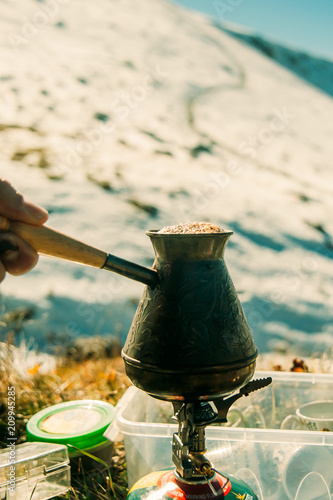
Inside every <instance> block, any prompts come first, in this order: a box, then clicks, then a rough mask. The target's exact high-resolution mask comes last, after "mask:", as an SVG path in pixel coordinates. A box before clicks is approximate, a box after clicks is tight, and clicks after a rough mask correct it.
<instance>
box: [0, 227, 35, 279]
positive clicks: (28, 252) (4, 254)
mask: <svg viewBox="0 0 333 500" xmlns="http://www.w3.org/2000/svg"><path fill="white" fill-rule="evenodd" d="M0 259H1V262H2V265H3V267H4V268H5V270H6V271H7V272H8V273H10V274H13V275H14V276H19V275H20V274H24V273H26V272H28V271H30V270H31V269H33V268H34V267H35V265H36V264H37V261H38V255H37V253H36V252H35V251H34V250H33V249H32V248H31V246H30V245H28V243H26V242H25V241H24V240H22V239H21V238H20V237H19V236H16V235H15V234H12V233H0Z"/></svg>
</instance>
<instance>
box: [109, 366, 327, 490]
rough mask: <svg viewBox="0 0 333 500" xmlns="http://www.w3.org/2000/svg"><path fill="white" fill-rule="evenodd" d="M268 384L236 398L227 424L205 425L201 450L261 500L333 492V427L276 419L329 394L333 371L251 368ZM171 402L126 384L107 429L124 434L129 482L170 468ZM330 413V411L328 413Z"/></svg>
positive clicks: (116, 434) (173, 427)
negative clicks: (289, 425) (286, 425)
mask: <svg viewBox="0 0 333 500" xmlns="http://www.w3.org/2000/svg"><path fill="white" fill-rule="evenodd" d="M268 376H270V377H272V379H273V382H272V384H271V385H270V386H269V387H267V388H265V389H262V390H260V391H256V392H253V393H252V394H250V395H249V396H248V397H243V398H240V399H239V400H238V401H237V402H236V403H235V404H234V405H233V406H232V407H231V410H230V412H229V415H228V419H229V423H228V424H227V425H211V426H209V427H208V428H207V429H206V438H207V453H206V456H207V457H208V458H209V459H210V460H211V462H212V463H213V465H214V466H215V468H216V469H217V470H219V471H220V472H222V473H224V474H233V475H236V476H238V477H240V478H241V479H244V480H245V481H246V482H247V483H248V484H249V485H250V486H251V487H252V488H253V489H254V491H255V492H256V493H257V495H258V498H259V500H330V499H332V498H333V496H332V492H333V432H318V431H309V430H299V429H290V430H281V429H280V426H281V423H282V421H283V420H284V419H285V418H286V417H287V416H288V415H290V414H294V413H295V411H296V409H297V408H298V407H299V406H300V405H302V404H304V403H307V402H310V401H317V400H333V375H325V374H310V373H292V372H256V374H255V377H254V378H264V377H268ZM172 414H173V412H172V405H171V403H167V402H163V401H159V400H157V399H154V398H152V397H150V396H148V395H147V394H146V393H144V392H142V391H140V390H138V389H136V388H135V387H130V388H129V389H128V390H127V391H126V393H125V394H124V396H123V397H122V399H121V400H120V401H119V402H118V404H117V407H116V417H115V419H114V421H113V423H112V424H111V425H110V427H109V428H108V429H107V431H106V432H105V435H106V437H108V439H110V440H112V441H117V440H121V439H122V438H123V439H124V444H125V451H126V462H127V473H128V482H129V486H130V487H131V486H132V485H133V484H134V483H135V482H136V481H137V480H138V479H139V478H141V477H142V476H144V475H146V474H148V473H149V472H152V471H156V470H160V469H165V468H168V467H172V466H173V464H172V458H171V441H172V435H173V433H174V432H176V430H177V425H176V424H175V423H172V422H173V421H172V420H171V416H172ZM332 417H333V416H332Z"/></svg>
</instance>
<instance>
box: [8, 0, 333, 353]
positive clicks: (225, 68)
mask: <svg viewBox="0 0 333 500" xmlns="http://www.w3.org/2000/svg"><path fill="white" fill-rule="evenodd" d="M0 9H1V18H0V33H1V41H0V61H1V63H0V90H1V91H0V141H1V146H0V165H1V175H2V176H4V177H6V178H8V179H9V180H10V181H11V182H12V184H13V185H15V186H16V187H17V188H18V189H20V190H21V191H22V192H23V193H24V194H25V195H26V197H27V198H29V199H31V200H33V201H35V202H36V203H39V204H41V205H42V206H44V207H45V208H47V209H48V210H49V212H50V217H49V222H48V225H49V226H51V227H54V228H56V229H57V230H59V231H61V232H64V233H66V234H69V235H71V236H73V237H76V238H78V239H80V240H82V241H85V242H87V243H90V244H93V245H95V246H96V247H98V248H102V249H104V250H106V251H108V252H110V253H113V254H115V255H118V256H121V257H124V258H126V259H129V260H133V261H135V262H138V263H141V264H144V265H148V266H150V265H151V264H152V262H153V250H152V248H151V246H150V243H149V240H148V238H147V236H146V235H145V231H146V230H148V229H154V228H155V229H156V228H160V227H162V226H164V225H169V224H176V223H179V222H184V221H191V220H192V221H193V220H207V221H210V222H212V223H216V224H219V225H221V226H222V227H225V228H228V229H232V230H233V231H234V235H233V237H232V238H231V240H230V243H229V244H228V247H227V250H226V262H227V265H228V268H229V271H230V274H231V277H232V279H233V281H234V283H235V286H236V288H237V290H238V291H239V297H240V300H241V302H242V304H243V307H244V310H245V313H246V315H247V318H248V321H249V323H250V326H251V328H252V331H253V335H254V338H255V341H256V344H257V345H258V347H259V349H260V351H261V352H267V351H272V350H279V351H289V352H290V351H292V352H296V353H297V354H299V355H309V354H311V353H314V352H315V351H319V352H323V351H324V350H325V349H327V348H329V347H331V345H332V333H333V326H332V298H333V280H332V278H333V269H332V257H333V244H332V234H333V219H332V208H333V201H332V185H333V182H332V181H333V171H332V158H333V143H332V140H331V128H332V126H331V123H332V111H333V102H332V98H331V97H330V96H329V95H328V93H329V92H328V93H323V92H322V91H320V90H318V89H317V88H315V87H314V86H313V85H311V84H309V83H308V82H306V81H305V80H304V79H301V78H299V77H298V76H296V75H295V74H294V73H292V72H291V71H289V70H288V69H287V68H285V67H282V66H281V65H280V64H278V63H277V62H276V61H275V60H274V59H272V58H271V57H267V55H265V54H262V53H259V52H258V51H257V50H256V49H254V48H253V47H251V46H249V45H248V44H247V43H244V41H242V40H238V39H235V37H234V36H231V35H230V34H228V33H226V32H224V31H222V30H221V29H219V28H218V27H216V26H214V25H213V23H212V21H211V20H209V19H208V18H206V17H204V16H203V15H201V14H198V13H193V12H189V11H187V10H185V9H183V8H181V7H179V6H176V5H173V4H169V3H168V2H167V1H163V0H144V1H142V2H134V1H133V0H122V1H120V0H113V1H112V2H111V1H110V0H98V1H96V2H89V1H88V0H80V2H79V1H71V2H69V1H68V0H50V1H48V2H46V1H37V0H25V1H24V2H23V1H20V0H10V1H9V0H0ZM276 50H277V51H278V48H276ZM308 64H309V65H310V66H311V65H312V64H313V66H314V67H315V68H316V69H315V71H316V74H317V73H318V72H319V71H320V67H321V66H320V64H319V63H318V64H317V61H316V60H314V59H309V60H308ZM323 78H324V77H323ZM141 293H142V285H140V284H137V283H134V282H132V281H130V280H128V279H126V278H121V277H118V276H116V275H115V274H113V273H108V272H106V271H99V270H96V269H91V268H86V267H83V266H79V265H76V264H72V263H68V262H64V261H60V260H55V259H50V258H46V257H41V258H40V261H39V264H38V266H37V267H36V268H35V270H34V271H33V272H31V273H29V274H27V275H25V276H22V277H20V278H14V277H11V276H8V277H7V278H6V280H5V282H4V283H3V284H2V285H1V294H2V296H1V302H2V310H3V312H4V313H5V312H6V311H7V310H9V309H11V308H13V307H14V308H16V307H22V305H24V306H25V307H28V308H32V309H33V316H32V318H30V319H26V320H25V321H24V323H23V328H24V331H25V335H26V337H28V338H29V337H32V338H33V342H36V343H38V344H39V345H40V346H43V345H45V343H48V342H49V341H50V339H51V338H52V339H53V341H54V339H58V342H63V341H64V340H67V339H68V338H70V337H73V336H74V337H75V336H77V335H82V334H86V335H93V334H96V333H98V334H106V333H112V334H116V335H117V336H120V338H121V340H122V341H123V340H124V338H125V336H126V334H127V331H128V328H129V325H130V323H131V320H132V317H133V315H134V311H135V309H136V305H137V301H138V300H139V297H140V295H141ZM5 334H6V331H5V329H3V332H2V337H3V338H4V337H5Z"/></svg>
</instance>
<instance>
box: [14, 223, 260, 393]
mask: <svg viewBox="0 0 333 500" xmlns="http://www.w3.org/2000/svg"><path fill="white" fill-rule="evenodd" d="M6 230H9V231H12V232H14V233H16V234H18V235H19V236H21V237H22V238H23V239H24V240H25V241H27V243H29V244H30V245H31V246H32V247H33V248H34V249H35V250H36V251H37V252H38V253H41V254H46V255H52V256H55V257H60V258H63V259H66V260H72V261H75V262H80V263H82V264H85V265H90V266H94V267H98V268H102V269H106V270H109V271H113V272H116V273H119V274H122V275H124V276H126V277H128V278H131V279H134V280H137V281H140V282H142V283H144V284H146V285H147V286H146V288H145V290H144V292H143V296H142V298H141V301H140V303H139V306H138V309H137V312H136V314H135V317H134V319H133V322H132V326H131V328H130V332H129V334H128V337H127V340H126V343H125V346H124V348H123V351H122V355H123V358H124V361H125V367H126V372H127V375H128V376H129V378H130V379H131V381H132V382H133V384H134V385H136V386H137V387H139V388H140V389H142V390H144V391H146V392H148V393H149V394H151V395H153V396H155V397H158V398H160V399H166V400H170V401H173V402H176V401H184V400H186V401H189V400H190V401H196V400H201V401H208V400H210V401H211V400H214V399H218V398H221V397H222V396H226V395H228V394H231V393H233V392H234V391H235V390H237V389H239V388H241V387H243V386H244V385H246V384H247V383H248V382H249V380H250V379H251V378H252V376H253V374H254V370H255V360H256V357H257V355H258V349H257V347H256V346H255V343H254V340H253V337H252V334H251V331H250V328H249V325H248V323H247V321H246V318H245V315H244V312H243V309H242V306H241V304H240V301H239V299H238V296H237V293H236V290H235V287H234V285H233V283H232V281H231V278H230V276H229V273H228V270H227V267H226V264H225V262H224V259H223V255H224V250H225V246H226V244H227V241H228V239H229V237H230V236H231V234H232V232H231V231H221V232H217V233H196V234H172V233H171V234H170V233H166V234H163V233H159V232H158V231H148V232H147V235H148V236H149V238H150V240H151V242H152V245H153V248H154V252H155V262H154V264H153V268H152V269H149V268H146V267H144V266H139V265H137V264H134V263H132V262H129V261H126V260H124V259H121V258H119V257H115V256H113V255H110V254H107V253H106V252H103V251H102V250H99V249H96V248H94V247H91V246H88V245H86V244H84V243H82V242H80V241H77V240H74V239H72V238H69V237H68V236H66V235H64V234H61V233H58V232H57V231H54V230H52V229H50V228H48V227H46V226H42V227H36V226H30V225H28V224H24V223H20V222H10V224H9V227H8V228H7V229H6Z"/></svg>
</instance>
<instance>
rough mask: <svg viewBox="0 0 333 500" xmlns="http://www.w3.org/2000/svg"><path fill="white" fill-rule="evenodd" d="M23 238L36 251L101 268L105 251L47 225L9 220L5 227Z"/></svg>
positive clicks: (104, 260)
mask: <svg viewBox="0 0 333 500" xmlns="http://www.w3.org/2000/svg"><path fill="white" fill-rule="evenodd" d="M7 230H9V231H11V232H13V233H15V234H17V235H18V236H20V237H21V238H22V239H23V240H25V241H26V242H27V243H29V245H30V246H31V247H32V248H33V249H34V250H35V251H36V252H37V253H41V254H44V255H51V256H53V257H58V258H60V259H66V260H71V261H73V262H79V263H81V264H85V265H87V266H92V267H98V268H102V267H103V266H104V264H105V262H106V259H107V253H106V252H103V251H102V250H98V249H97V248H94V247H91V246H90V245H86V244H85V243H82V242H81V241H78V240H75V239H74V238H70V237H69V236H66V235H65V234H62V233H59V232H58V231H55V230H54V229H51V228H50V227H47V226H32V225H30V224H26V223H24V222H13V221H10V224H9V228H8V229H7Z"/></svg>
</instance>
